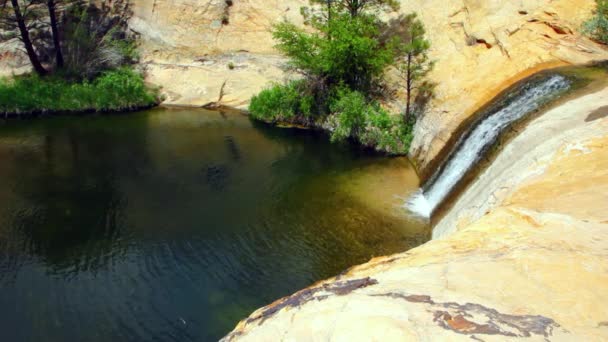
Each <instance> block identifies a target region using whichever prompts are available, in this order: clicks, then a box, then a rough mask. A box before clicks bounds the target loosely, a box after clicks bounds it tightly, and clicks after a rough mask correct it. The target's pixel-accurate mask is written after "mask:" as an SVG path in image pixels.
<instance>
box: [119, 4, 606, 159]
mask: <svg viewBox="0 0 608 342" xmlns="http://www.w3.org/2000/svg"><path fill="white" fill-rule="evenodd" d="M307 3H308V1H306V0H287V1H279V0H232V1H225V0H134V9H135V16H134V18H133V20H132V22H131V26H132V29H133V30H134V31H136V32H139V33H140V34H141V36H142V38H143V42H144V44H143V46H142V52H143V61H144V63H145V64H146V65H147V70H148V75H149V77H148V79H149V81H151V82H153V83H156V84H159V85H162V86H163V89H164V93H165V94H166V96H167V100H166V103H167V104H178V105H205V104H208V103H212V102H220V103H222V104H225V105H230V106H236V107H246V106H247V104H248V102H249V99H250V97H251V96H252V95H253V94H255V93H257V92H258V91H259V90H261V89H262V88H263V87H264V86H266V85H267V84H268V83H269V82H272V81H280V80H282V79H284V78H285V77H286V76H285V74H284V73H283V71H282V70H281V66H282V64H283V62H284V60H283V59H282V58H281V56H279V55H277V53H276V51H274V50H273V47H272V46H273V41H272V37H271V34H270V28H271V25H272V24H273V23H276V22H278V21H280V20H283V19H288V20H290V21H292V22H296V23H301V16H300V13H299V8H300V7H301V6H303V5H306V4H307ZM593 8H594V1H593V0H526V1H502V0H483V1H482V0H456V1H444V0H407V1H402V4H401V12H403V13H409V12H412V11H416V12H418V13H419V15H420V17H421V19H422V20H423V22H424V23H425V25H426V27H427V31H428V35H429V38H430V40H431V42H432V52H431V55H432V58H433V59H435V60H436V61H437V65H436V68H435V70H434V72H433V74H432V76H431V77H432V78H433V79H434V80H435V81H436V82H437V83H438V88H437V94H436V95H437V96H436V98H435V99H434V100H433V102H432V104H431V108H430V112H429V113H428V115H427V116H426V117H425V118H424V120H422V121H421V122H420V124H419V125H418V127H417V134H416V138H415V141H414V143H413V146H412V154H413V155H414V156H415V158H416V160H417V161H418V165H419V167H420V168H421V169H424V168H425V167H426V166H427V165H428V164H429V162H430V161H431V160H433V158H434V157H436V156H437V154H438V153H439V151H440V150H441V149H442V148H443V147H444V145H445V143H446V141H447V140H448V139H449V137H450V135H451V133H452V132H454V130H455V128H456V127H458V125H460V124H461V123H462V122H463V121H464V120H465V119H466V118H468V117H470V116H471V115H472V114H473V113H474V112H475V111H476V110H477V109H479V108H480V107H481V106H482V105H483V104H485V103H486V102H487V101H488V100H489V99H491V98H492V97H494V96H495V95H496V94H498V93H499V92H500V91H501V90H503V89H505V88H506V87H508V86H509V85H511V84H513V83H514V82H516V81H517V80H519V79H521V78H523V77H525V76H528V75H529V74H531V73H533V72H535V71H538V70H540V69H544V68H549V67H553V66H558V65H564V64H580V63H586V62H590V61H594V60H602V59H607V58H608V51H607V50H606V49H605V48H603V47H601V46H599V45H597V44H595V43H593V42H591V41H589V40H587V39H585V38H583V37H582V36H581V35H580V34H579V33H578V29H579V27H580V26H581V23H582V22H583V21H584V20H585V19H586V18H588V17H589V16H590V15H591V12H592V10H593ZM231 66H232V67H233V68H232V69H231V68H230V67H231ZM222 94H223V96H221V95H222Z"/></svg>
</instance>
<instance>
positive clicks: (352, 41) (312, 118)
mask: <svg viewBox="0 0 608 342" xmlns="http://www.w3.org/2000/svg"><path fill="white" fill-rule="evenodd" d="M310 4H311V6H310V7H304V8H302V9H301V13H302V15H303V17H304V21H305V24H307V25H309V27H308V28H304V29H303V28H300V27H297V26H296V25H294V24H292V23H289V22H283V23H280V24H278V25H276V26H275V27H274V31H273V37H274V39H275V40H276V42H277V44H276V47H277V49H278V50H280V51H281V52H283V53H284V54H285V55H286V56H287V57H288V58H289V63H288V68H289V69H291V70H292V71H295V72H297V73H299V74H301V75H302V79H301V80H300V81H296V82H291V83H287V84H285V85H278V84H277V85H274V86H272V87H271V88H269V89H266V90H264V91H262V92H261V93H260V94H258V95H257V96H255V97H254V98H253V99H252V102H251V105H250V111H251V115H252V117H253V118H255V119H260V120H264V121H267V122H285V121H286V122H291V123H294V122H296V123H305V124H306V123H314V124H315V125H321V126H323V127H325V128H327V129H329V131H330V132H331V140H332V141H342V140H345V139H354V140H357V141H358V142H360V143H361V144H363V145H365V146H369V147H373V148H376V149H377V150H380V151H384V152H389V153H392V154H405V153H407V151H408V149H409V145H410V142H411V140H412V127H413V125H414V123H415V120H416V117H417V115H406V116H405V118H404V119H403V118H401V117H399V116H396V115H390V113H389V112H388V111H387V110H385V109H384V108H382V106H381V105H380V104H379V103H380V102H379V101H378V100H380V99H382V98H385V97H388V96H389V95H390V92H388V91H387V88H386V86H385V85H384V83H383V76H384V73H385V71H386V70H387V69H389V67H391V66H394V65H395V63H396V62H399V63H400V64H399V65H398V66H397V67H398V70H399V71H401V72H402V74H404V75H405V79H406V80H407V81H406V89H407V93H408V102H407V110H406V112H407V113H410V112H411V111H410V109H411V108H415V110H416V113H418V114H419V113H421V112H422V111H423V110H424V106H425V104H426V102H428V99H430V98H431V96H432V92H433V85H432V84H431V83H429V82H427V81H426V80H425V77H426V75H427V74H428V72H429V71H430V70H431V69H432V66H433V63H432V62H430V61H429V59H428V56H427V51H428V49H429V46H430V44H429V43H428V41H427V40H425V39H424V33H425V32H424V27H423V25H422V23H421V22H420V21H419V20H418V19H417V17H416V16H415V15H409V16H399V17H398V18H395V19H393V20H391V21H389V22H387V23H383V22H382V21H380V20H379V18H378V14H379V13H380V12H388V11H392V10H395V9H397V8H398V2H397V1H394V0H310ZM401 62H403V63H405V66H403V65H402V64H401Z"/></svg>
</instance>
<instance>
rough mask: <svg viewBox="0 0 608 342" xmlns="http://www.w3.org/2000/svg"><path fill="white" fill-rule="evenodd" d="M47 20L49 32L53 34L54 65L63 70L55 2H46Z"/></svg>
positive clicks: (51, 0)
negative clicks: (49, 24)
mask: <svg viewBox="0 0 608 342" xmlns="http://www.w3.org/2000/svg"><path fill="white" fill-rule="evenodd" d="M47 7H48V9H49V18H50V19H51V31H52V33H53V46H54V47H55V63H56V64H57V68H58V69H61V68H63V65H64V61H63V53H62V52H61V40H60V39H59V28H58V27H57V16H56V13H55V0H48V2H47Z"/></svg>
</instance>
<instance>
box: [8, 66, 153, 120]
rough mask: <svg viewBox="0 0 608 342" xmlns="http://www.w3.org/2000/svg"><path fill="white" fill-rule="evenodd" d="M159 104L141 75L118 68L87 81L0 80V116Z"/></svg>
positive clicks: (128, 108)
mask: <svg viewBox="0 0 608 342" xmlns="http://www.w3.org/2000/svg"><path fill="white" fill-rule="evenodd" d="M158 103H159V97H158V91H157V90H156V89H151V88H149V87H147V86H146V84H145V82H144V79H143V76H142V75H141V74H140V73H138V72H136V71H134V70H132V69H130V68H128V67H122V68H119V69H115V70H110V71H105V72H103V73H101V74H100V75H99V76H98V77H97V78H95V79H93V80H91V81H87V80H85V81H80V82H71V81H68V80H65V79H63V78H61V77H59V76H47V77H39V76H37V75H23V76H15V77H14V78H3V79H0V115H2V116H4V117H8V116H21V115H35V114H52V113H84V112H118V111H132V110H136V109H142V108H149V107H153V106H155V105H157V104H158Z"/></svg>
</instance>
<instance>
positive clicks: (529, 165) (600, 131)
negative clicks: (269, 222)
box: [225, 87, 608, 341]
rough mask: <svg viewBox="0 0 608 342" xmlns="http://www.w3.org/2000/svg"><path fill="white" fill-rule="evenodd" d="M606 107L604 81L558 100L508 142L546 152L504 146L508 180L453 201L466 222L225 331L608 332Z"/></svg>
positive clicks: (374, 336)
mask: <svg viewBox="0 0 608 342" xmlns="http://www.w3.org/2000/svg"><path fill="white" fill-rule="evenodd" d="M607 109H608V88H606V87H604V88H603V89H601V90H600V91H596V92H594V93H592V94H589V95H586V96H583V97H580V98H578V99H575V100H572V101H569V102H566V103H564V104H562V105H560V106H558V107H556V108H554V109H552V110H551V111H550V112H548V113H547V114H545V115H544V116H542V117H540V118H539V119H538V120H536V121H535V122H533V123H532V124H531V125H530V127H529V129H530V131H529V132H528V130H526V131H524V132H523V133H522V134H521V135H520V136H518V137H517V138H516V139H515V140H513V142H512V143H511V144H513V146H514V147H515V148H517V147H522V146H527V145H529V146H531V147H530V151H529V153H530V154H532V156H533V157H534V156H536V153H537V152H539V151H541V152H543V153H542V155H546V156H547V158H546V160H542V161H538V160H535V159H534V158H531V159H528V158H525V159H524V161H523V162H521V163H515V167H514V168H511V167H510V166H511V165H512V164H514V163H513V155H511V154H510V152H508V151H507V154H506V156H507V157H509V158H507V159H501V158H500V156H499V157H498V158H497V159H496V161H495V162H494V164H493V165H492V166H491V167H490V168H488V169H487V171H486V173H487V175H486V177H487V178H488V179H489V178H496V179H498V180H499V182H497V183H492V182H487V181H486V180H484V179H483V178H482V179H480V180H479V182H481V184H482V185H484V187H481V188H479V187H475V186H473V187H471V188H470V189H472V190H468V191H476V193H475V194H476V196H473V197H470V196H469V197H467V196H464V197H462V199H461V200H460V201H459V202H460V203H458V204H456V210H461V209H468V210H469V212H470V213H471V215H472V216H471V217H469V221H468V222H467V223H466V225H464V226H463V227H461V228H460V229H457V230H456V229H452V230H444V231H442V232H441V234H437V235H436V236H435V239H434V240H432V241H431V242H429V243H427V244H424V245H422V246H420V247H418V248H415V249H413V250H410V251H408V252H406V253H401V254H396V255H392V256H387V257H382V258H376V259H373V260H371V261H370V262H369V263H367V264H364V265H360V266H357V267H354V268H352V269H350V270H348V271H347V272H345V273H344V274H342V275H340V276H338V277H336V278H333V279H329V280H327V281H323V282H320V283H318V284H315V285H313V286H312V287H310V288H308V289H305V290H302V291H300V292H298V293H296V294H294V295H293V296H290V297H286V298H284V299H281V300H278V301H277V302H275V303H273V304H271V305H269V306H267V307H265V308H262V309H260V310H258V311H256V312H254V313H253V314H252V315H251V316H250V317H249V318H247V319H246V320H243V321H242V322H241V323H240V324H239V325H238V326H237V327H236V329H235V330H234V331H233V332H232V333H231V334H230V335H228V336H227V337H226V338H225V340H226V341H232V340H239V341H269V340H272V341H276V340H288V341H291V340H293V341H312V340H315V341H316V340H324V341H325V340H331V341H341V340H344V341H370V340H378V341H403V340H408V341H409V340H419V341H470V340H472V339H474V340H482V341H507V340H515V339H517V340H520V339H521V340H529V341H603V340H606V339H608V321H607V320H606V317H608V308H607V307H606V306H605V305H604V303H606V301H608V263H606V260H608V214H607V212H606V210H605V209H606V206H607V205H608V197H606V196H607V195H606V194H608V189H606V186H605V185H606V184H608V164H607V161H608V110H607ZM569 117H574V119H572V120H571V121H568V120H569ZM560 120H561V121H566V124H569V125H567V126H560V125H559V124H557V125H556V123H555V122H556V121H560ZM543 129H544V130H547V131H551V132H552V133H553V134H554V138H555V140H553V139H548V140H546V141H545V140H542V137H543V136H542V135H541V138H540V140H539V132H542V131H543ZM555 130H557V131H555ZM557 142H559V143H557ZM545 144H546V145H547V146H543V145H545ZM523 152H528V151H523ZM501 155H502V154H501ZM514 172H519V173H520V174H521V175H519V174H515V173H514ZM512 177H515V181H510V180H511V178H512ZM474 185H476V184H474ZM501 188H505V193H506V195H505V196H503V197H501V198H499V199H497V200H496V201H494V202H493V205H490V206H485V207H482V206H479V203H480V202H484V201H486V199H487V198H489V197H490V196H492V194H494V193H496V191H499V190H500V189H501ZM444 220H445V219H444ZM448 221H449V222H450V223H451V224H455V223H456V221H454V220H451V221H450V220H448Z"/></svg>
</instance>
